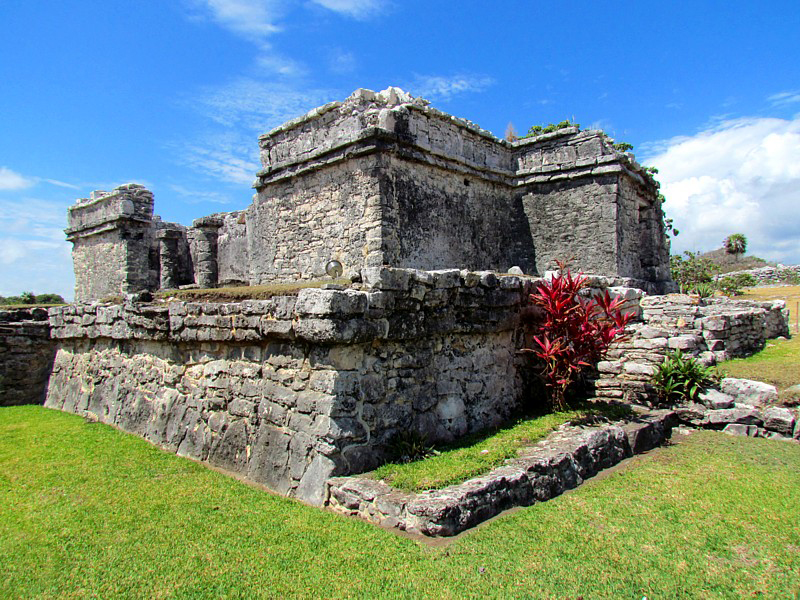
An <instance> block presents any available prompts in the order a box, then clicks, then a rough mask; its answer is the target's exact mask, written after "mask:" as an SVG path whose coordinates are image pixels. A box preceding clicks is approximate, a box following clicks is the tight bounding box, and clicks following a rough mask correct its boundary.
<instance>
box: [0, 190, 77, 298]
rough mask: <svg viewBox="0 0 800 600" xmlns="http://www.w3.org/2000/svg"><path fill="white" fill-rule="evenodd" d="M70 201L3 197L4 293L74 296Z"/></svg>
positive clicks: (0, 287) (0, 269)
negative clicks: (67, 229) (66, 232)
mask: <svg viewBox="0 0 800 600" xmlns="http://www.w3.org/2000/svg"><path fill="white" fill-rule="evenodd" d="M67 204H68V203H66V202H53V201H48V200H40V199H37V198H21V199H19V200H14V201H11V200H5V199H4V200H0V295H3V296H16V295H19V294H20V293H22V292H24V291H33V292H34V293H37V294H43V293H56V294H61V295H62V296H64V297H65V298H70V297H72V293H73V287H74V279H73V275H72V260H71V257H70V244H69V243H68V242H67V241H66V239H65V237H64V231H63V229H64V227H66V221H67V218H66V214H67V211H66V208H67Z"/></svg>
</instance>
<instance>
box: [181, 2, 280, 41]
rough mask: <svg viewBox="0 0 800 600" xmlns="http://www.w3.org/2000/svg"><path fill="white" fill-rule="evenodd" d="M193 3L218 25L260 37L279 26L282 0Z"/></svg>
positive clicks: (266, 35)
mask: <svg viewBox="0 0 800 600" xmlns="http://www.w3.org/2000/svg"><path fill="white" fill-rule="evenodd" d="M196 5H197V6H198V7H199V8H200V9H201V10H202V11H203V12H204V13H205V14H206V15H207V16H208V17H210V18H211V19H212V20H214V21H216V22H217V23H218V24H219V25H221V26H222V27H224V28H226V29H228V30H230V31H232V32H233V33H236V34H238V35H241V36H243V37H245V38H248V39H251V40H263V39H264V38H266V37H268V36H270V35H272V34H274V33H277V32H278V31H280V30H281V28H280V27H279V26H278V25H277V24H276V22H277V21H278V20H279V19H280V18H281V17H282V16H283V14H284V12H285V5H286V2H285V0H198V1H197V2H196Z"/></svg>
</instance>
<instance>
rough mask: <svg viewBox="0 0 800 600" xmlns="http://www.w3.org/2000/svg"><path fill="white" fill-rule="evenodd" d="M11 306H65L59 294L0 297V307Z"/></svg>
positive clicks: (24, 294) (25, 294)
mask: <svg viewBox="0 0 800 600" xmlns="http://www.w3.org/2000/svg"><path fill="white" fill-rule="evenodd" d="M12 304H66V300H64V298H63V297H62V296H60V295H59V294H34V293H33V292H22V293H21V294H20V295H19V296H0V306H9V305H12Z"/></svg>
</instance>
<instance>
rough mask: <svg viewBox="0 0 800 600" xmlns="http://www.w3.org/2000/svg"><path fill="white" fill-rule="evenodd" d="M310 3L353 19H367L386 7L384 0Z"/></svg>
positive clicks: (342, 0)
mask: <svg viewBox="0 0 800 600" xmlns="http://www.w3.org/2000/svg"><path fill="white" fill-rule="evenodd" d="M312 2H313V3H314V4H318V5H320V6H324V7H325V8H327V9H329V10H332V11H334V12H337V13H341V14H344V15H347V16H349V17H353V18H354V19H369V18H370V17H373V16H375V15H377V14H379V13H380V12H382V11H383V10H384V9H385V8H386V7H387V2H386V1H385V0H312Z"/></svg>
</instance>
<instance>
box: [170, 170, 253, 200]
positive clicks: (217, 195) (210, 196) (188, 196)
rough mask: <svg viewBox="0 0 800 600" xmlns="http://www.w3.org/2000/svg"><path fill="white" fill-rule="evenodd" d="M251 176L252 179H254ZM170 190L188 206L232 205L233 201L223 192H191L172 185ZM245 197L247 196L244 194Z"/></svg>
mask: <svg viewBox="0 0 800 600" xmlns="http://www.w3.org/2000/svg"><path fill="white" fill-rule="evenodd" d="M252 178H253V177H252V174H251V179H252ZM169 188H170V189H171V190H172V191H173V192H175V193H176V194H178V196H180V197H181V199H182V200H183V201H184V202H186V203H187V204H199V203H201V202H213V203H214V204H231V203H232V202H233V201H232V200H231V197H230V196H229V195H228V194H223V193H221V192H209V191H199V190H190V189H188V188H185V187H184V186H182V185H170V186H169ZM243 196H245V194H243Z"/></svg>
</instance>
